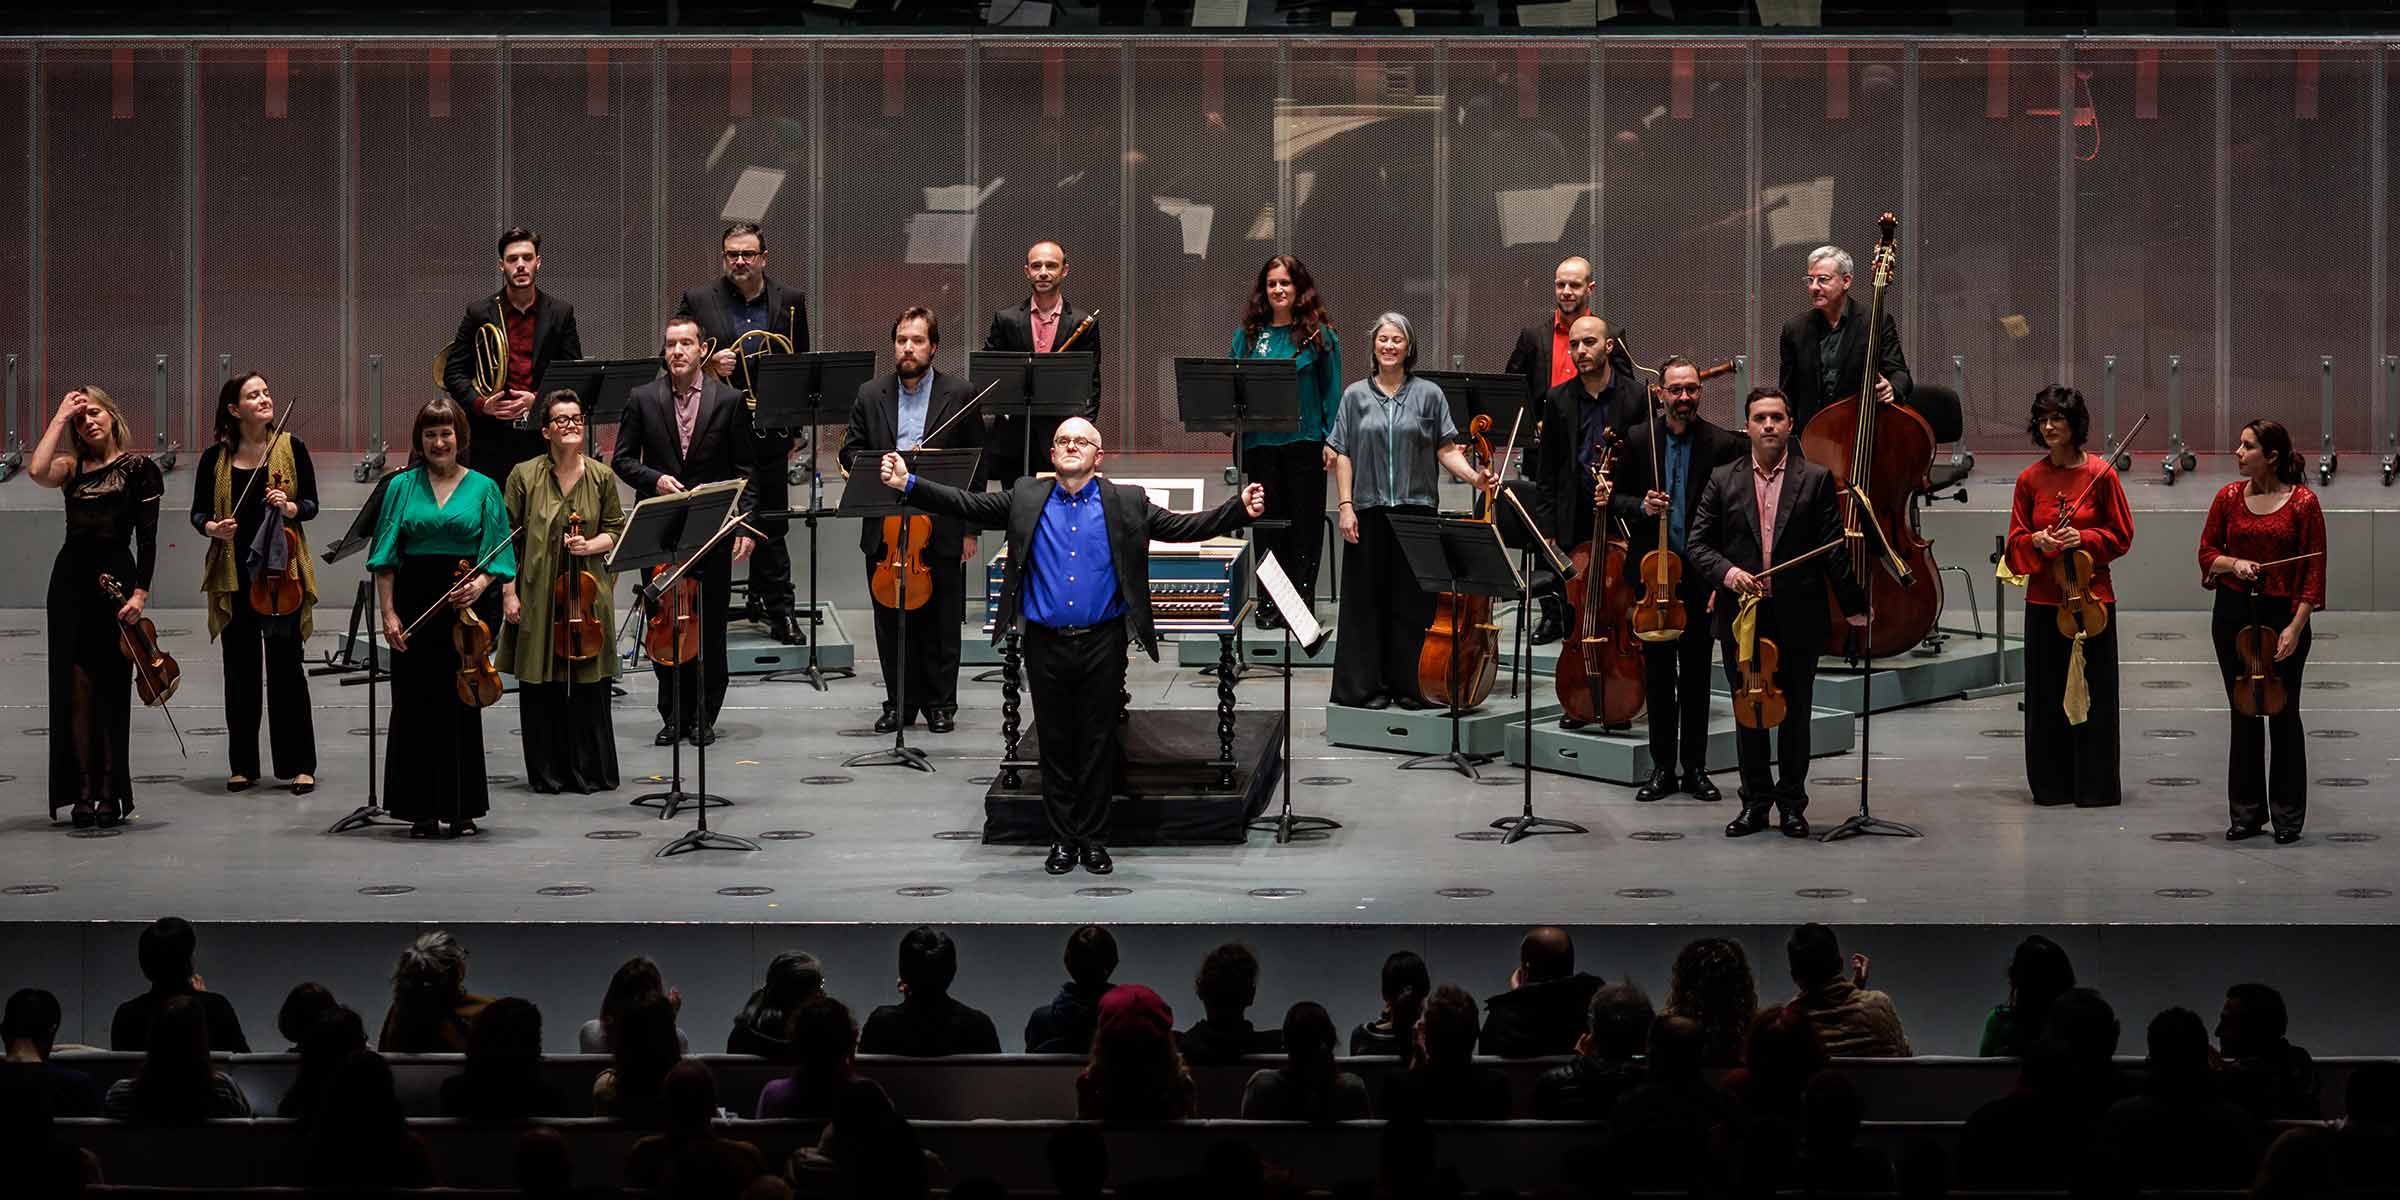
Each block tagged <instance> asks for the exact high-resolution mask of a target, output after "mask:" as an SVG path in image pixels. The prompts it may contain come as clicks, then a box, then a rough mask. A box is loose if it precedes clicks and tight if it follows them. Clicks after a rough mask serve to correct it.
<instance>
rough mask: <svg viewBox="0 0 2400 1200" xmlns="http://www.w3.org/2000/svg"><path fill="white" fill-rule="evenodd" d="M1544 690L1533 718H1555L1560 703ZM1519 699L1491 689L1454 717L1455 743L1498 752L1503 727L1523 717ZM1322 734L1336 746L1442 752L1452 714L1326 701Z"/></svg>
mask: <svg viewBox="0 0 2400 1200" xmlns="http://www.w3.org/2000/svg"><path fill="white" fill-rule="evenodd" d="M1542 699H1543V696H1542V695H1541V694H1536V695H1535V696H1534V700H1535V704H1534V706H1533V719H1534V723H1535V724H1540V723H1541V722H1543V721H1550V722H1553V723H1555V722H1556V721H1557V719H1558V705H1557V704H1555V703H1548V704H1545V703H1542V702H1541V701H1542ZM1522 704H1523V701H1522V700H1521V699H1516V700H1512V699H1510V698H1509V695H1508V689H1507V688H1505V687H1502V688H1494V689H1492V698H1491V699H1489V700H1486V701H1484V703H1483V707H1481V708H1478V709H1476V710H1475V711H1473V712H1471V713H1468V714H1467V715H1465V716H1463V717H1460V718H1459V719H1458V748H1459V749H1460V750H1463V751H1465V752H1466V753H1468V754H1482V755H1492V756H1494V757H1497V756H1498V755H1499V754H1500V752H1501V751H1502V750H1503V749H1504V746H1503V744H1502V743H1503V730H1504V729H1505V728H1506V727H1507V726H1508V724H1509V723H1510V722H1512V721H1514V722H1522V721H1523V720H1524V718H1525V711H1524V709H1523V708H1522V707H1520V706H1521V705H1522ZM1325 739H1326V740H1327V741H1329V742H1332V743H1333V744H1334V745H1336V746H1348V747H1351V748H1352V749H1356V750H1385V751H1390V752H1392V753H1394V754H1440V753H1442V752H1443V751H1445V750H1448V749H1449V748H1450V714H1449V712H1448V711H1447V710H1444V709H1439V708H1428V709H1425V710H1423V711H1420V712H1410V711H1408V710H1406V709H1402V708H1380V709H1378V708H1351V707H1349V706H1348V705H1343V704H1328V705H1326V706H1325Z"/></svg>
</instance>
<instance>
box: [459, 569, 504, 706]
mask: <svg viewBox="0 0 2400 1200" xmlns="http://www.w3.org/2000/svg"><path fill="white" fill-rule="evenodd" d="M474 570H475V567H474V565H473V564H471V563H469V562H468V561H467V560H465V559H463V558H462V559H460V560H458V581H459V582H460V583H462V584H463V583H465V582H466V580H467V576H468V574H469V573H471V572H473V571H474ZM450 648H451V649H453V650H456V651H457V652H458V674H457V676H456V677H454V678H453V679H452V680H451V682H452V683H453V684H454V685H455V686H456V687H457V689H458V702H459V703H461V704H464V705H466V706H467V707H469V708H490V707H491V706H492V705H493V704H495V703H497V702H498V701H499V699H500V671H499V668H497V667H494V666H493V665H492V627H491V626H489V625H486V624H484V623H483V618H482V617H479V616H476V615H475V610H474V608H473V607H471V606H462V607H460V608H459V610H458V623H457V624H455V625H453V626H451V627H450Z"/></svg>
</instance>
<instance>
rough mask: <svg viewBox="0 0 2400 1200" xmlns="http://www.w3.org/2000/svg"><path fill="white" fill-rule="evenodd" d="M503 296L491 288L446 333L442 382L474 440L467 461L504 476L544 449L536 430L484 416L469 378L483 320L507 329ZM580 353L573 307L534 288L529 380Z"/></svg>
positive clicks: (540, 375) (537, 377) (578, 355)
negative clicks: (447, 342) (464, 415)
mask: <svg viewBox="0 0 2400 1200" xmlns="http://www.w3.org/2000/svg"><path fill="white" fill-rule="evenodd" d="M505 295H506V293H504V292H494V293H492V294H491V295H489V296H486V297H484V298H483V299H481V300H477V301H476V302H474V303H473V304H470V305H468V306H467V311H466V313H465V315H463V316H461V317H459V319H458V332H457V333H455V334H452V335H451V336H450V357H449V358H448V359H447V360H445V361H444V362H443V363H442V387H443V389H444V390H446V391H448V392H449V393H450V398H451V399H452V400H455V401H457V402H458V406H459V407H460V408H462V409H465V410H466V413H467V435H468V436H469V437H471V438H473V439H474V442H473V444H472V445H471V446H469V447H468V450H467V461H469V462H470V463H472V464H474V466H475V469H476V470H478V471H481V472H483V473H484V474H486V475H491V476H493V477H494V478H497V479H503V480H505V479H507V478H508V473H509V471H510V470H512V469H514V468H515V467H516V465H517V464H518V463H520V462H523V461H525V460H526V459H528V458H531V457H533V456H534V455H536V454H540V453H542V452H543V450H544V446H543V443H542V435H541V432H540V431H539V430H533V429H518V428H516V427H515V426H514V425H512V424H510V423H509V422H507V421H503V420H501V419H500V418H498V417H488V416H485V415H484V414H483V410H482V409H480V408H477V407H476V406H475V402H476V400H478V399H480V397H478V396H477V395H476V394H475V384H474V380H473V376H474V373H475V331H476V330H477V329H478V328H480V327H482V326H485V325H497V326H499V327H500V328H501V329H502V330H503V331H505V330H506V329H507V328H508V321H507V319H506V318H505V317H504V316H503V315H502V312H501V306H502V305H503V304H505V303H506V300H505V299H504V298H503V297H504V296H505ZM582 357H583V338H582V336H581V335H580V334H578V333H576V332H575V306H574V305H572V304H569V303H567V302H566V301H564V300H561V299H559V298H558V297H556V296H553V295H551V294H550V293H548V292H546V291H542V290H541V289H539V288H536V289H534V293H533V380H532V382H533V383H534V384H539V383H540V382H541V379H542V376H543V375H544V374H546V373H547V372H548V371H549V370H550V364H551V363H554V362H566V361H569V360H572V359H578V358H582Z"/></svg>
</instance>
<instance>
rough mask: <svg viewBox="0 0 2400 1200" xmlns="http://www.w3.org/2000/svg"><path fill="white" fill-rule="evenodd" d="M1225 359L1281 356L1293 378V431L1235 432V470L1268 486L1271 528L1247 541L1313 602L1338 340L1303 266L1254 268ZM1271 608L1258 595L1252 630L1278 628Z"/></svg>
mask: <svg viewBox="0 0 2400 1200" xmlns="http://www.w3.org/2000/svg"><path fill="white" fill-rule="evenodd" d="M1228 357H1232V358H1288V359H1292V360H1294V369H1295V370H1296V371H1298V372H1299V375H1300V428H1299V430H1298V431H1296V432H1292V433H1245V434H1243V435H1242V472H1243V473H1244V474H1245V475H1248V476H1249V477H1250V480H1251V482H1253V483H1259V484H1264V485H1265V486H1266V489H1267V515H1266V516H1265V517H1263V518H1261V520H1262V521H1282V522H1284V526H1283V528H1281V529H1278V530H1272V531H1270V530H1265V529H1260V530H1255V531H1253V532H1252V533H1251V535H1250V536H1251V539H1252V541H1253V543H1254V544H1255V545H1256V546H1257V547H1258V548H1259V549H1261V550H1271V551H1273V552H1274V554H1275V559H1276V561H1277V562H1280V563H1282V564H1283V573H1284V574H1286V575H1289V576H1291V580H1292V584H1293V586H1294V587H1296V588H1297V589H1298V590H1299V592H1300V598H1301V599H1303V600H1306V601H1308V602H1309V603H1310V605H1311V606H1312V607H1313V606H1314V605H1315V603H1316V598H1317V556H1318V554H1319V553H1321V552H1322V551H1323V550H1324V547H1325V472H1326V471H1328V470H1330V469H1332V467H1333V451H1331V450H1328V449H1326V448H1325V433H1326V431H1327V430H1329V429H1331V428H1333V417H1334V413H1335V411H1336V410H1337V409H1338V408H1340V406H1341V401H1342V341H1341V339H1340V338H1337V337H1335V336H1334V335H1333V318H1332V317H1331V316H1330V315H1328V314H1327V313H1326V311H1325V305H1324V304H1323V303H1322V302H1321V301H1319V300H1318V299H1317V281H1316V279H1315V278H1314V277H1312V276H1311V275H1309V273H1308V268H1307V266H1305V265H1303V264H1302V263H1301V261H1300V260H1299V259H1297V258H1294V257H1292V256H1291V255H1289V254H1278V255H1276V256H1275V257H1273V258H1270V259H1268V260H1267V262H1266V265H1265V266H1262V267H1260V268H1259V269H1258V282H1257V283H1256V284H1255V285H1253V286H1252V288H1251V290H1250V307H1249V310H1248V311H1247V312H1246V313H1244V314H1243V316H1242V327H1241V329H1240V330H1238V331H1236V332H1235V333H1234V335H1233V349H1232V351H1231V352H1230V353H1229V355H1228ZM1282 620H1283V618H1282V616H1281V615H1280V614H1278V613H1277V612H1276V611H1275V608H1274V605H1273V604H1272V603H1270V602H1268V601H1266V600H1265V598H1264V597H1261V598H1260V603H1259V606H1258V627H1259V628H1261V629H1274V628H1276V627H1277V626H1279V625H1280V624H1281V623H1282Z"/></svg>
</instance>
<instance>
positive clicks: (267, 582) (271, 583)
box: [250, 471, 307, 617]
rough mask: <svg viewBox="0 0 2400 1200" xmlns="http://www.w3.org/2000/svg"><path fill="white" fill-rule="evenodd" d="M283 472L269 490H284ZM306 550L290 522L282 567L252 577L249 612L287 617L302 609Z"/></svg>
mask: <svg viewBox="0 0 2400 1200" xmlns="http://www.w3.org/2000/svg"><path fill="white" fill-rule="evenodd" d="M286 486H287V485H286V484H285V483H284V479H283V472H281V471H277V472H276V473H275V476H274V480H273V482H271V483H270V484H268V487H269V489H270V490H273V491H282V490H284V488H285V487H286ZM305 553H307V551H306V550H304V549H302V548H301V545H300V531H299V530H296V529H294V528H292V527H291V524H290V523H289V522H286V523H285V524H284V526H283V562H284V566H283V569H282V570H280V571H260V572H259V573H258V574H256V575H252V576H251V577H250V611H252V612H254V613H257V614H258V615H260V616H262V617H288V616H290V615H292V614H293V613H296V612H299V611H300V606H301V605H302V604H303V603H305V602H306V601H307V596H306V595H305V594H304V593H303V592H302V590H301V587H300V556H301V555H302V554H305Z"/></svg>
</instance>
